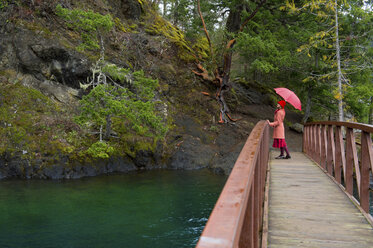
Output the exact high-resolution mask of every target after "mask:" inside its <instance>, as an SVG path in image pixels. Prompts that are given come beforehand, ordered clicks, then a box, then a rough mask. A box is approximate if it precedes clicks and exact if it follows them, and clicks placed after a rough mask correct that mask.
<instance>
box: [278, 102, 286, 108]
mask: <svg viewBox="0 0 373 248" xmlns="http://www.w3.org/2000/svg"><path fill="white" fill-rule="evenodd" d="M277 103H278V104H280V106H281V107H282V108H285V105H286V102H285V101H284V100H281V101H278V102H277Z"/></svg>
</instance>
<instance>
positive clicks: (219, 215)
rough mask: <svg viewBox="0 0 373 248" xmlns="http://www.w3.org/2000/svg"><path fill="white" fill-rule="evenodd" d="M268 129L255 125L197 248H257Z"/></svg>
mask: <svg viewBox="0 0 373 248" xmlns="http://www.w3.org/2000/svg"><path fill="white" fill-rule="evenodd" d="M268 141H269V127H268V124H267V123H266V122H265V121H260V122H258V123H257V124H256V126H255V127H254V129H253V130H252V132H251V133H250V136H249V138H248V139H247V141H246V143H245V145H244V147H243V149H242V151H241V153H240V155H239V157H238V159H237V161H236V163H235V165H234V167H233V170H232V172H231V174H230V176H229V178H228V180H227V182H226V184H225V186H224V189H223V191H222V193H221V194H220V197H219V199H218V201H217V203H216V204H215V207H214V209H213V211H212V213H211V215H210V218H209V219H208V221H207V224H206V226H205V228H204V230H203V233H202V235H201V237H200V239H199V241H198V243H197V246H196V247H197V248H223V247H258V246H259V243H260V233H261V228H262V222H263V213H264V211H263V205H264V204H263V203H264V198H265V197H264V193H265V185H266V174H267V168H268V158H269V144H268Z"/></svg>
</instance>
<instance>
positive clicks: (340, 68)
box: [286, 0, 371, 121]
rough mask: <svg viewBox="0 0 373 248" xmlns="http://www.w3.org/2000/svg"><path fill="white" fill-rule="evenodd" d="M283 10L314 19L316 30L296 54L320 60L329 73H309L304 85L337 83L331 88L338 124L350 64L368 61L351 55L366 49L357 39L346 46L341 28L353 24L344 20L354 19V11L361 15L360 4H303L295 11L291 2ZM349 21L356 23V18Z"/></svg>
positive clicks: (347, 35) (326, 0)
mask: <svg viewBox="0 0 373 248" xmlns="http://www.w3.org/2000/svg"><path fill="white" fill-rule="evenodd" d="M286 6H287V8H289V9H290V11H291V12H293V13H300V12H302V13H304V12H307V11H310V13H311V14H313V15H315V16H316V21H317V24H318V25H317V27H319V29H318V30H316V31H315V32H314V34H313V35H312V36H311V37H310V38H309V41H308V42H307V43H305V44H303V45H302V46H300V48H299V49H298V51H299V52H305V53H306V54H307V55H308V56H309V57H311V56H312V55H313V56H315V57H316V58H317V59H320V62H318V64H322V65H321V67H322V68H328V69H327V70H326V71H324V72H322V73H320V71H317V72H315V71H312V72H310V75H309V76H308V77H307V78H305V80H304V82H308V81H322V80H324V81H325V80H328V81H330V80H336V84H334V86H333V87H335V89H334V90H333V95H334V97H335V99H336V100H337V102H338V120H339V121H343V120H344V107H345V103H344V100H343V99H344V97H345V96H346V95H347V90H348V88H349V87H350V86H351V80H350V79H349V77H350V76H351V75H350V74H352V73H354V72H353V71H354V70H355V69H354V67H355V66H354V65H353V63H351V62H353V61H354V62H358V63H359V62H362V61H365V60H366V59H367V57H366V56H365V55H363V54H362V53H360V54H357V53H354V52H353V51H354V50H356V48H357V47H359V46H365V47H366V41H365V39H360V42H359V43H360V44H351V42H349V40H351V38H350V37H351V33H347V32H346V31H347V30H348V28H344V27H348V26H349V25H352V24H353V23H354V22H353V21H351V20H348V18H347V17H348V16H351V15H354V14H353V13H354V12H356V11H357V10H359V11H360V12H361V11H363V9H362V5H361V4H360V1H349V2H348V3H347V2H346V1H337V0H318V1H304V2H303V3H302V4H301V6H300V7H296V6H295V3H294V2H292V3H290V2H287V3H286ZM359 11H358V12H359ZM363 12H364V11H363ZM356 17H357V16H356ZM359 18H361V16H360V17H359ZM352 19H355V21H356V20H357V19H356V18H352ZM341 21H342V22H341ZM359 25H361V24H359ZM341 27H342V28H341ZM341 34H342V36H341ZM363 36H364V35H363ZM356 37H357V36H356ZM360 38H361V37H360ZM364 43H365V44H364ZM368 60H369V59H368ZM364 69H367V70H370V69H371V67H370V68H369V67H365V68H364ZM355 72H356V70H355Z"/></svg>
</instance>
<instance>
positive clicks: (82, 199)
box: [0, 170, 227, 248]
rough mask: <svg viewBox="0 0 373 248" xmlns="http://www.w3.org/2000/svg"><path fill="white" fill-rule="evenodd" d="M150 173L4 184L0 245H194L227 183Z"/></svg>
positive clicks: (202, 175) (197, 175) (200, 174)
mask: <svg viewBox="0 0 373 248" xmlns="http://www.w3.org/2000/svg"><path fill="white" fill-rule="evenodd" d="M226 179H227V178H226V177H225V176H219V175H214V174H212V173H210V172H209V171H204V170H202V171H148V172H143V173H139V174H129V175H128V174H127V175H110V176H101V177H96V178H87V179H81V180H71V181H21V180H7V181H1V182H0V200H1V202H0V247H1V248H6V247H11V248H16V247H22V248H27V247H35V248H36V247H37V248H44V247H48V248H49V247H51V248H52V247H53V248H54V247H61V248H62V247H63V248H69V247H82V248H83V247H84V248H91V247H92V248H95V247H105V248H106V247H108V248H116V247H126V248H132V247H133V248H141V247H151V248H153V247H157V248H158V247H159V248H161V247H170V248H174V247H175V248H176V247H194V246H195V244H196V242H197V240H198V237H199V235H200V234H201V232H202V230H203V227H204V225H205V224H206V221H207V218H208V217H209V215H210V212H211V210H212V208H213V207H214V204H215V202H216V200H217V198H218V197H219V194H220V191H221V190H222V188H223V186H224V183H225V181H226Z"/></svg>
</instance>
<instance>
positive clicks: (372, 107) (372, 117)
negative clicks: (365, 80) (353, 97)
mask: <svg viewBox="0 0 373 248" xmlns="http://www.w3.org/2000/svg"><path fill="white" fill-rule="evenodd" d="M368 122H369V124H370V125H373V97H370V105H369V117H368Z"/></svg>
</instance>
